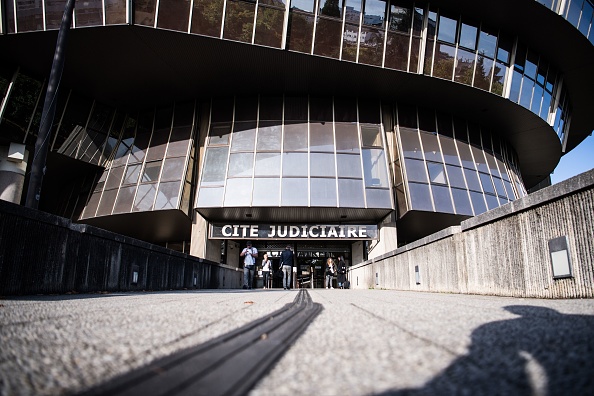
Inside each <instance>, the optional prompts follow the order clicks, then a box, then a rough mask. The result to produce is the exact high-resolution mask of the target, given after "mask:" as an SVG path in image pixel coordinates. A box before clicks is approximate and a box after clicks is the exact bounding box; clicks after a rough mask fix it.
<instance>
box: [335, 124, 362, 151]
mask: <svg viewBox="0 0 594 396" xmlns="http://www.w3.org/2000/svg"><path fill="white" fill-rule="evenodd" d="M335 128H336V151H337V152H343V153H358V152H359V134H358V132H357V124H349V123H336V126H335Z"/></svg>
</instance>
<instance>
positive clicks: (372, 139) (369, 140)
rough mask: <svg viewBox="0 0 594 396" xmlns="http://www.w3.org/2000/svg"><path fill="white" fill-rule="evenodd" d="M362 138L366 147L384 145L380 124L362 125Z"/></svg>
mask: <svg viewBox="0 0 594 396" xmlns="http://www.w3.org/2000/svg"><path fill="white" fill-rule="evenodd" d="M361 140H362V142H363V146H364V147H382V137H381V135H380V127H379V125H361Z"/></svg>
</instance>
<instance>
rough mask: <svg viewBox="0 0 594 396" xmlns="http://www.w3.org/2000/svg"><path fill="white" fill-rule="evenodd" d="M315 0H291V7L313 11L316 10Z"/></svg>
mask: <svg viewBox="0 0 594 396" xmlns="http://www.w3.org/2000/svg"><path fill="white" fill-rule="evenodd" d="M314 5H315V1H314V0H291V9H292V10H301V11H305V12H313V11H314Z"/></svg>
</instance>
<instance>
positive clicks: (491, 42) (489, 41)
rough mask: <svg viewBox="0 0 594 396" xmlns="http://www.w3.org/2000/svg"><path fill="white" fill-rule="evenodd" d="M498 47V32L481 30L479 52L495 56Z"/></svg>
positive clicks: (490, 56)
mask: <svg viewBox="0 0 594 396" xmlns="http://www.w3.org/2000/svg"><path fill="white" fill-rule="evenodd" d="M496 47H497V33H496V32H487V31H484V30H481V33H480V35H479V43H478V52H479V54H480V55H483V56H487V57H489V58H495V48H496Z"/></svg>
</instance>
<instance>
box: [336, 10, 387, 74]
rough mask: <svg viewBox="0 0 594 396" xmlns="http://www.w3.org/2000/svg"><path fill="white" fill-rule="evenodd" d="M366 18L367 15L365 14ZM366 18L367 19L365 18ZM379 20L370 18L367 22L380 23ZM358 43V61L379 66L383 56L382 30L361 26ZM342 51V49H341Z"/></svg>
mask: <svg viewBox="0 0 594 396" xmlns="http://www.w3.org/2000/svg"><path fill="white" fill-rule="evenodd" d="M365 18H367V16H365ZM366 20H367V19H366ZM382 22H383V18H382V19H381V20H380V19H378V20H370V21H369V23H380V24H381V23H382ZM359 41H360V44H359V63H364V64H366V65H372V66H381V65H382V59H383V56H384V30H383V28H375V27H369V26H365V27H362V28H361V37H360V40H359ZM343 49H344V47H343ZM343 53H344V51H343Z"/></svg>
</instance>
